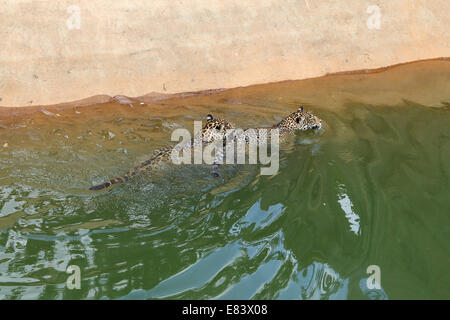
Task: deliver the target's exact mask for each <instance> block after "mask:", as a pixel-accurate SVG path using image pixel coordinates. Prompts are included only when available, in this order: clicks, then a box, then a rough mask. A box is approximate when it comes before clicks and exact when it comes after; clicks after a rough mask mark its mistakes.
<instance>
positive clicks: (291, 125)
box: [277, 107, 322, 131]
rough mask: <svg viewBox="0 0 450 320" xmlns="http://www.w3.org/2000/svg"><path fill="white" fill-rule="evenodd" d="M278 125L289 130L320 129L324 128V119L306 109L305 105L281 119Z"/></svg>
mask: <svg viewBox="0 0 450 320" xmlns="http://www.w3.org/2000/svg"><path fill="white" fill-rule="evenodd" d="M277 127H278V128H279V129H281V130H288V131H297V130H301V131H306V130H311V129H314V130H319V129H321V128H322V120H320V119H319V118H318V117H316V116H315V115H313V114H312V113H311V112H309V111H306V110H304V108H303V107H300V108H298V110H297V111H295V112H293V113H291V114H290V115H288V116H287V117H286V118H284V119H283V120H281V121H280V123H279V124H278V125H277Z"/></svg>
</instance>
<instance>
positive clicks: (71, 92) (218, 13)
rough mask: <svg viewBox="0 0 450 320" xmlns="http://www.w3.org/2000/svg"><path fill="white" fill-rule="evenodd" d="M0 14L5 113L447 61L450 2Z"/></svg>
mask: <svg viewBox="0 0 450 320" xmlns="http://www.w3.org/2000/svg"><path fill="white" fill-rule="evenodd" d="M73 6H75V7H73ZM78 9H79V20H78V15H77V10H78ZM378 9H379V16H378V14H377V10H378ZM0 12H1V19H0V36H1V39H2V47H1V50H0V99H1V100H0V105H2V106H29V105H39V104H55V103H59V102H65V101H71V100H78V99H82V98H86V97H89V96H93V95H97V94H107V95H112V96H113V95H119V94H123V95H127V96H140V95H143V94H146V93H148V92H151V91H157V92H164V93H173V92H183V91H195V90H205V89H211V88H224V87H228V88H229V87H236V86H243V85H249V84H255V83H266V82H274V81H280V80H287V79H303V78H309V77H315V76H320V75H323V74H326V73H332V72H339V71H346V70H355V69H371V68H377V67H382V66H388V65H392V64H397V63H401V62H406V61H413V60H419V59H428V58H435V57H448V56H450V37H449V22H448V21H449V12H450V1H448V0H428V1H425V0H378V1H373V0H334V1H333V0H320V1H318V0H316V1H314V0H284V1H281V0H278V1H275V0H236V1H235V0H222V1H219V0H185V1H178V0H172V1H169V0H151V1H148V0H129V1H125V0H120V1H119V0H116V1H111V0H110V1H106V0H90V1H86V0H72V1H64V0H63V1H40V0H34V1H31V0H4V1H2V2H0ZM377 17H379V19H378V18H377ZM78 21H79V22H80V23H79V28H78V25H77V22H78ZM377 21H379V22H380V24H379V25H377Z"/></svg>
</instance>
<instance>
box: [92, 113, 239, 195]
mask: <svg viewBox="0 0 450 320" xmlns="http://www.w3.org/2000/svg"><path fill="white" fill-rule="evenodd" d="M233 128H235V125H234V124H233V123H231V122H229V121H226V120H224V119H221V118H218V117H214V116H212V115H211V114H208V115H207V116H206V123H205V125H204V126H203V128H202V130H201V132H199V133H198V134H197V135H196V136H194V137H193V138H191V140H190V141H188V142H185V143H179V144H177V145H166V146H164V147H162V148H160V149H157V150H156V151H155V152H154V153H153V155H152V156H151V157H150V159H148V160H147V161H144V162H142V163H141V164H139V165H138V166H136V167H134V168H133V169H132V170H130V171H128V172H127V173H125V174H124V175H122V176H118V177H116V178H113V179H111V180H109V181H107V182H104V183H102V184H99V185H96V186H93V187H90V188H89V190H101V189H105V188H108V187H109V186H111V185H113V184H117V183H121V182H125V181H127V180H129V179H130V178H132V177H134V176H135V175H137V174H138V173H140V172H144V171H148V170H152V169H153V168H154V167H156V166H158V165H160V164H162V163H164V162H169V161H170V160H171V155H172V152H177V154H179V152H180V151H183V152H185V151H187V149H188V150H189V149H190V150H192V149H194V148H195V147H196V146H197V144H198V143H201V144H202V145H207V144H209V143H211V142H214V141H215V140H217V139H224V137H226V131H227V130H230V129H233ZM199 135H201V139H200V137H199Z"/></svg>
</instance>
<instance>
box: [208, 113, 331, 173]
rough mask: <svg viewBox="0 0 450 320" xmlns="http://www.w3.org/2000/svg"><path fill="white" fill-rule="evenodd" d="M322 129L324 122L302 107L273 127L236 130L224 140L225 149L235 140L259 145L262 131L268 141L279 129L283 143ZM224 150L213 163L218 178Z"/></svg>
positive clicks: (221, 150)
mask: <svg viewBox="0 0 450 320" xmlns="http://www.w3.org/2000/svg"><path fill="white" fill-rule="evenodd" d="M321 128H322V120H321V119H319V118H318V117H316V116H315V115H314V114H312V113H311V112H309V111H306V110H305V109H304V108H303V107H302V106H301V107H299V108H298V110H297V111H295V112H293V113H291V114H290V115H288V116H287V117H285V118H283V119H282V120H281V121H280V122H279V123H277V124H276V125H273V126H272V127H259V128H248V129H245V130H242V131H241V130H240V131H238V130H236V129H234V130H235V132H234V133H232V134H228V135H227V137H225V138H224V147H225V145H226V143H227V141H228V142H229V141H230V140H229V139H233V140H234V142H239V141H241V142H245V143H258V139H259V134H260V131H259V130H260V129H265V130H263V132H266V139H267V140H266V141H268V140H270V139H271V136H270V134H271V130H270V129H278V135H279V141H280V142H283V141H284V140H286V139H287V138H288V137H289V136H291V135H294V134H295V133H296V132H297V131H307V130H320V129H321ZM223 151H224V150H223V148H222V149H220V148H219V149H217V150H216V154H215V157H214V162H213V170H212V175H213V176H215V177H218V176H219V174H218V173H217V171H218V165H219V164H222V163H223V162H224V161H223V160H224V159H223V158H224V154H223Z"/></svg>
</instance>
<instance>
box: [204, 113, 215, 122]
mask: <svg viewBox="0 0 450 320" xmlns="http://www.w3.org/2000/svg"><path fill="white" fill-rule="evenodd" d="M212 119H214V117H213V116H212V115H211V114H208V115H207V116H206V120H208V121H209V120H212Z"/></svg>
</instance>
